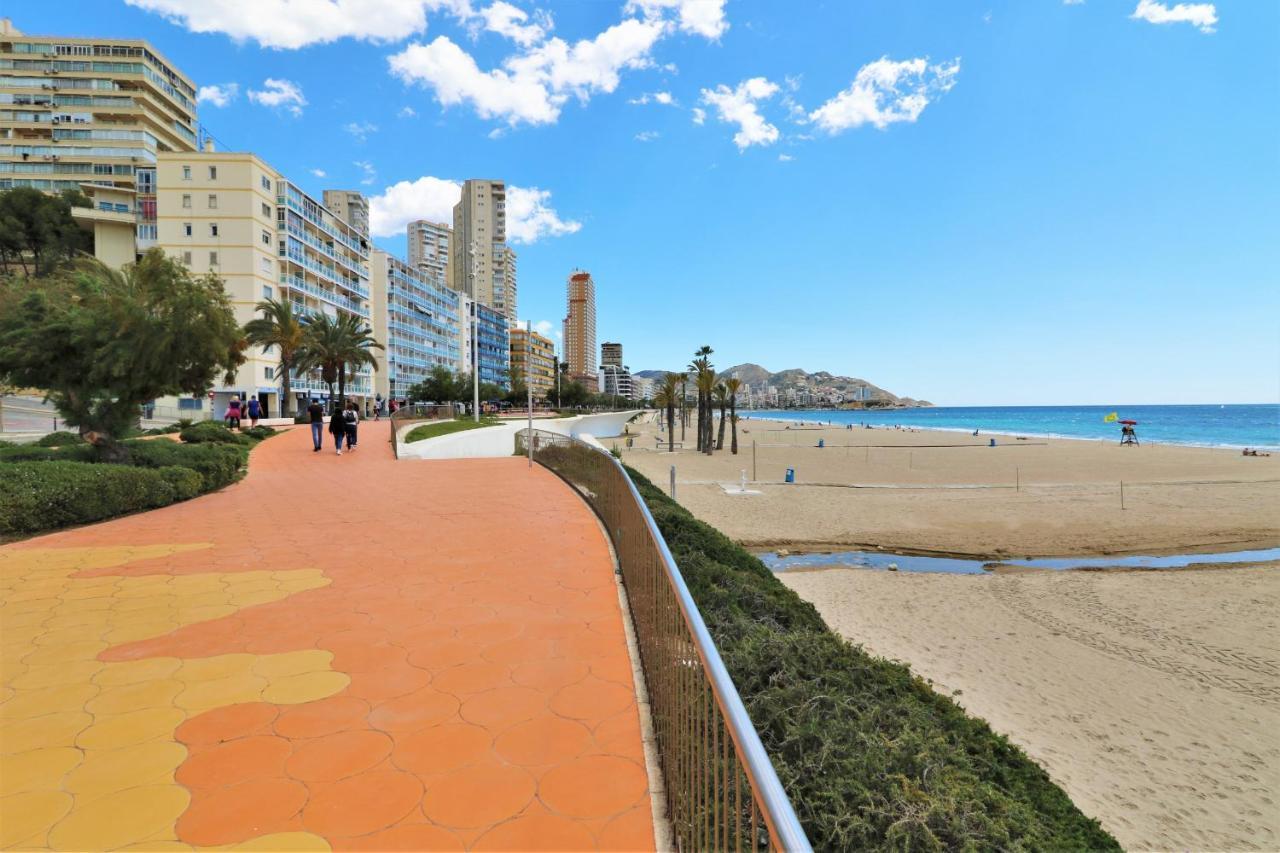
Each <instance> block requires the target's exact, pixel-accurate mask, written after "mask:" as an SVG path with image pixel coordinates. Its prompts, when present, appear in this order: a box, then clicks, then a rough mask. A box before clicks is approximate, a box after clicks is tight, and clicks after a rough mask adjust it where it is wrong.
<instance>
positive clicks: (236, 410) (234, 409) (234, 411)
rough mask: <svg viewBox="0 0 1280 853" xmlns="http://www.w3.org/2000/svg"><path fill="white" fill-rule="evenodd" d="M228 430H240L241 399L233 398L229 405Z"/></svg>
mask: <svg viewBox="0 0 1280 853" xmlns="http://www.w3.org/2000/svg"><path fill="white" fill-rule="evenodd" d="M225 420H226V422H227V429H240V398H239V397H232V398H231V402H230V403H227V415H226V418H225Z"/></svg>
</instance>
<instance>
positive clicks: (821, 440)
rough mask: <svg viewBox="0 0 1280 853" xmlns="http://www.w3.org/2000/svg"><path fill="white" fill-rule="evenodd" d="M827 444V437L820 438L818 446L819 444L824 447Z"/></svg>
mask: <svg viewBox="0 0 1280 853" xmlns="http://www.w3.org/2000/svg"><path fill="white" fill-rule="evenodd" d="M825 445H826V440H825V439H821V438H820V439H818V446H819V447H823V446H825Z"/></svg>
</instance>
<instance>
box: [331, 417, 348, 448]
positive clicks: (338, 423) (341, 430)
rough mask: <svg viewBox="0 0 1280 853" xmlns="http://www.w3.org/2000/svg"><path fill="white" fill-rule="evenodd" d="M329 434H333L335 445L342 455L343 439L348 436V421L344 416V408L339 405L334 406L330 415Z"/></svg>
mask: <svg viewBox="0 0 1280 853" xmlns="http://www.w3.org/2000/svg"><path fill="white" fill-rule="evenodd" d="M329 434H330V435H332V436H333V446H334V447H335V448H337V450H338V455H339V456H341V455H342V440H343V439H344V438H346V437H347V422H346V420H344V419H343V417H342V409H340V408H338V407H337V406H334V407H333V414H332V415H330V416H329Z"/></svg>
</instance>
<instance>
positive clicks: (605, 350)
mask: <svg viewBox="0 0 1280 853" xmlns="http://www.w3.org/2000/svg"><path fill="white" fill-rule="evenodd" d="M600 363H601V364H602V365H606V366H610V367H622V344H619V343H611V342H609V341H605V342H604V343H602V344H601V345H600Z"/></svg>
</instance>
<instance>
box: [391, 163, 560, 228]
mask: <svg viewBox="0 0 1280 853" xmlns="http://www.w3.org/2000/svg"><path fill="white" fill-rule="evenodd" d="M461 195H462V184H461V183H460V182H458V181H451V180H447V179H444V178H435V177H431V176H425V177H421V178H418V179H417V180H416V181H400V182H398V183H395V184H392V185H391V186H389V187H387V188H386V189H385V190H384V191H383V192H382V194H381V195H377V196H374V197H373V198H371V199H369V228H370V230H371V231H372V232H373V235H374V236H375V237H391V236H395V235H397V234H401V233H403V232H404V229H405V226H406V225H408V224H409V223H410V222H412V221H413V220H415V219H429V220H431V221H433V222H452V221H453V206H454V205H455V204H457V203H458V199H459V198H461ZM581 228H582V223H580V222H575V221H573V220H571V219H570V220H564V219H561V218H560V215H559V214H558V213H556V211H555V210H554V209H553V208H552V207H551V193H550V191H548V190H540V189H538V188H537V187H530V188H524V187H515V186H508V187H507V236H508V237H509V238H510V240H511V242H513V243H534V242H536V241H538V240H539V239H541V238H543V237H559V236H561V235H563V234H572V233H574V232H575V231H578V230H579V229H581Z"/></svg>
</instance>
